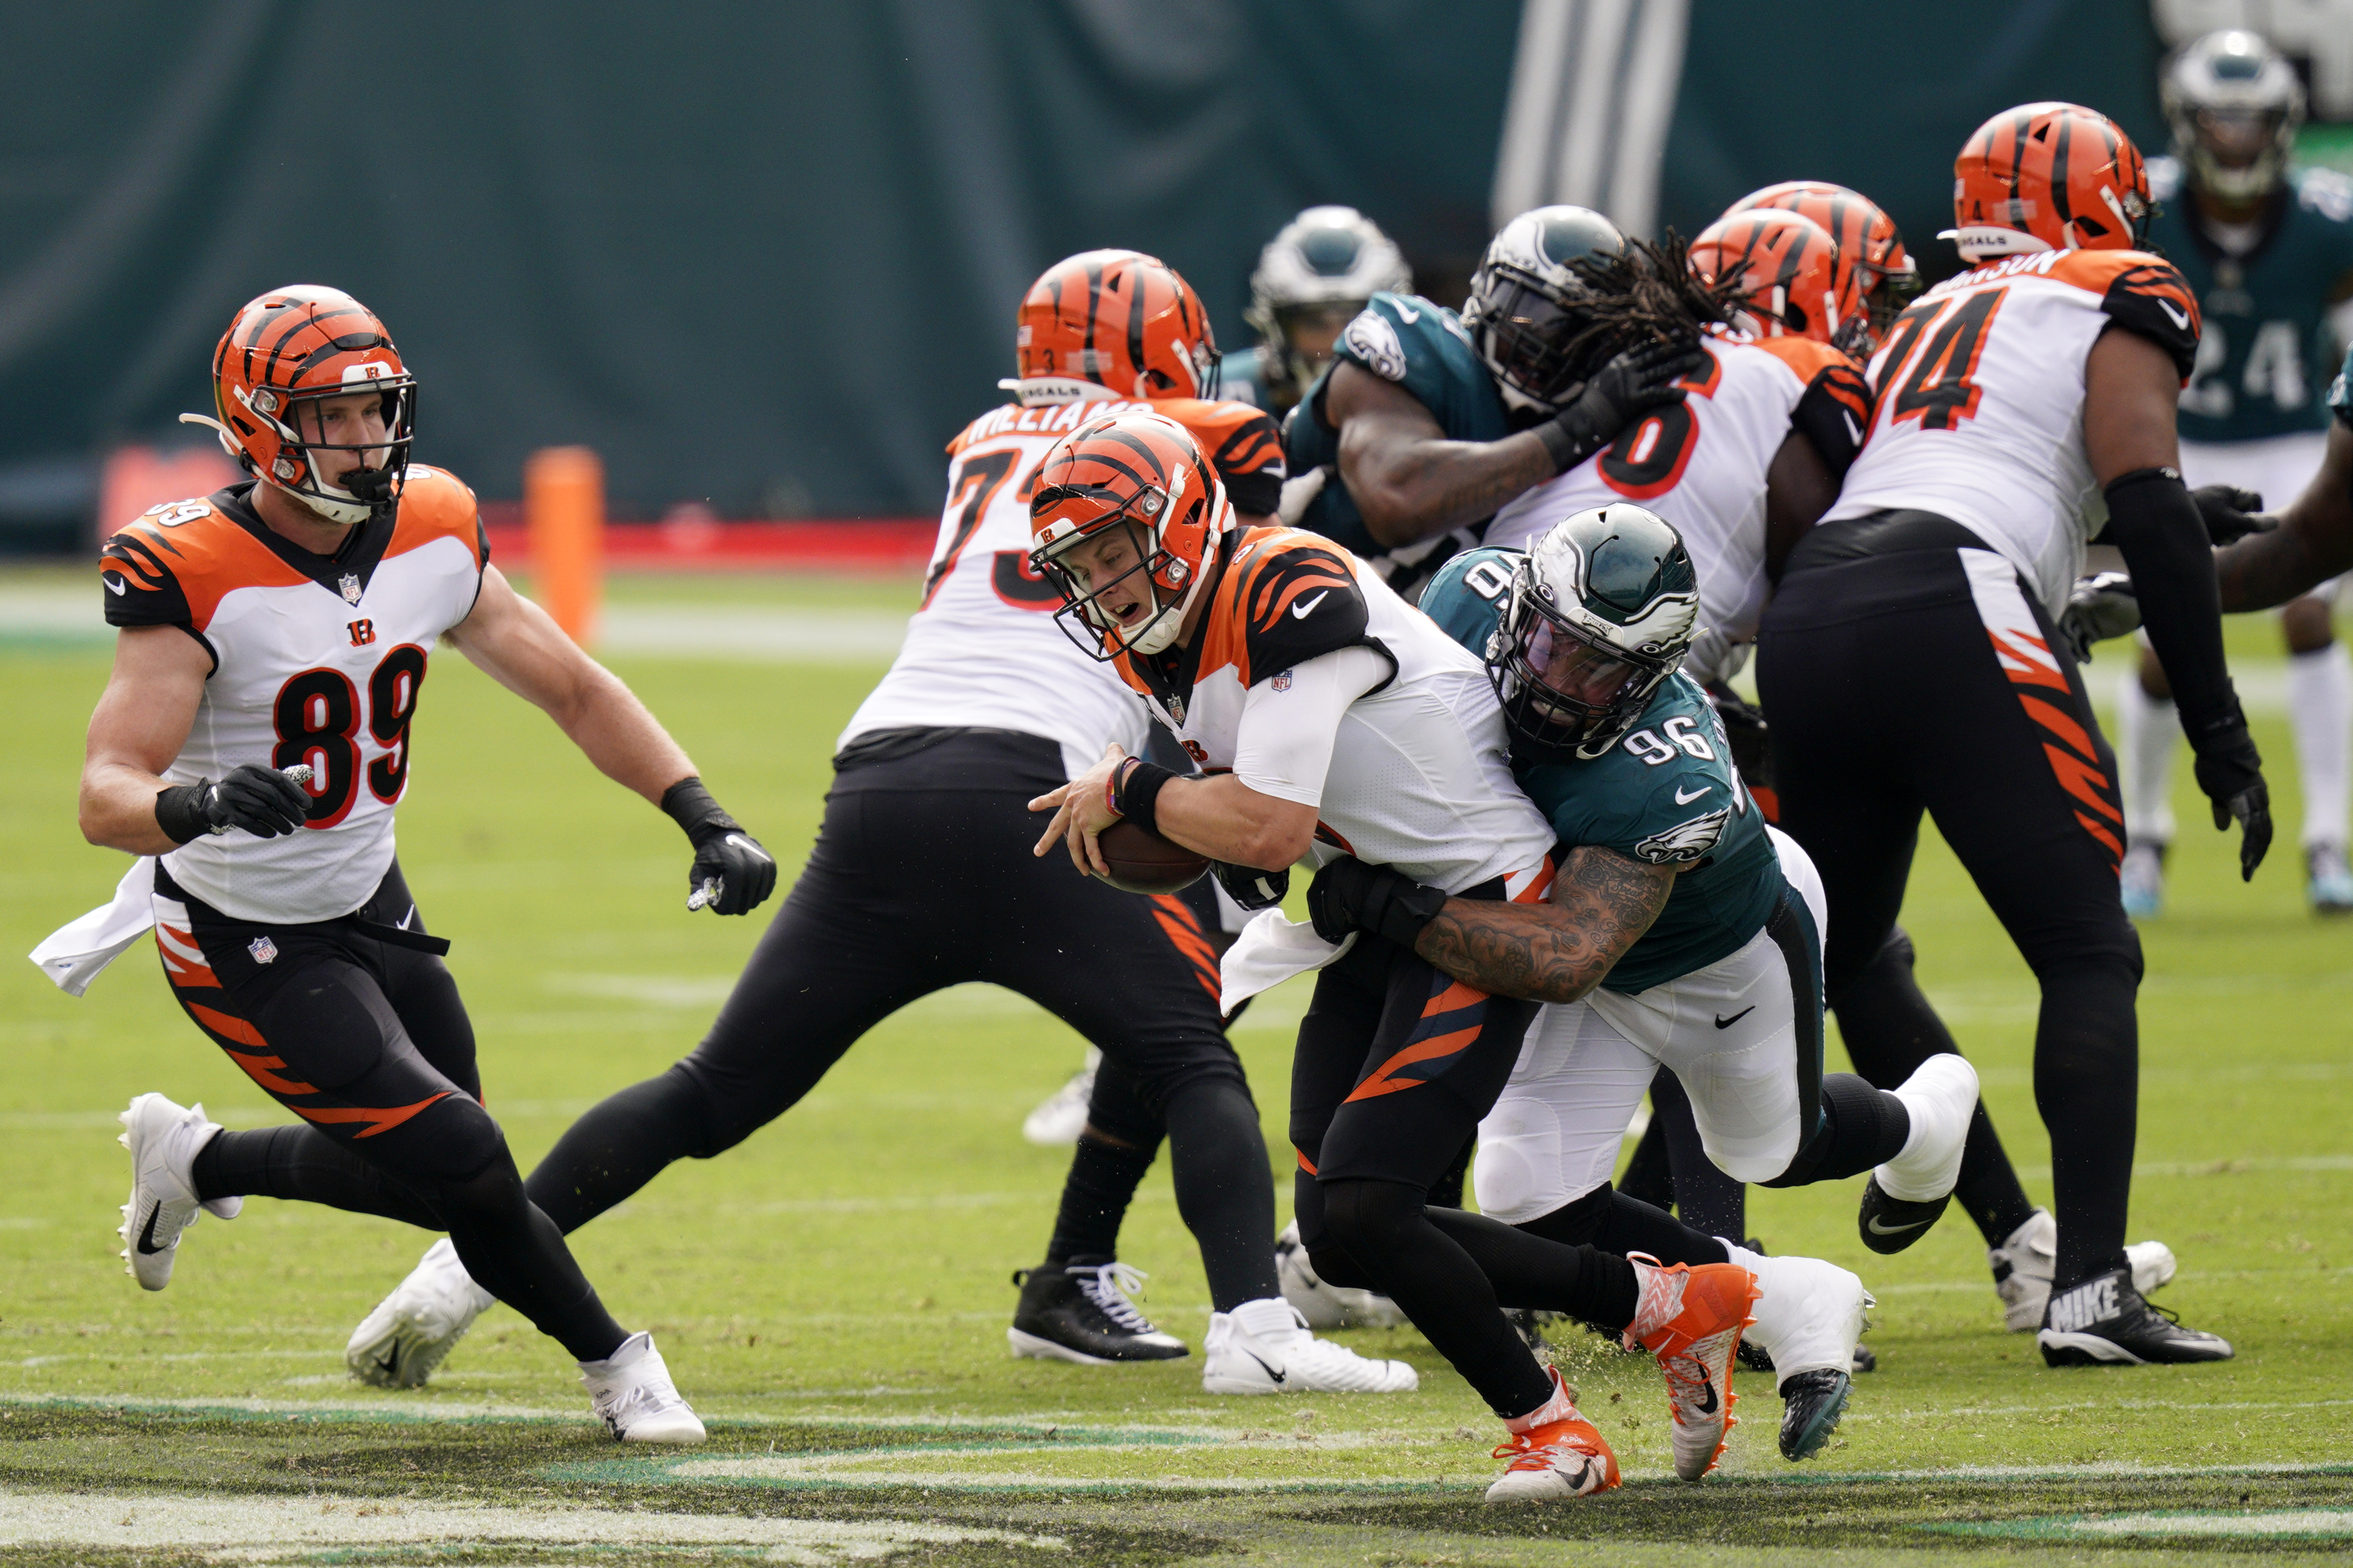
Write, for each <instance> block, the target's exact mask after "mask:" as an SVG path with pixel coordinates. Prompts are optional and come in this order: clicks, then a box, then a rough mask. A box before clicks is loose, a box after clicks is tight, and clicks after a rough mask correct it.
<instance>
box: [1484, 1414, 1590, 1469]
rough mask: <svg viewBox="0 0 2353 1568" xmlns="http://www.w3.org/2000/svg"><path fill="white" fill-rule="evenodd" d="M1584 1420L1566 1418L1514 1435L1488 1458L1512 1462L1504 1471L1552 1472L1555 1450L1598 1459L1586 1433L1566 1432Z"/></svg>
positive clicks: (1496, 1446) (1579, 1416) (1569, 1416)
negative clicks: (1547, 1470)
mask: <svg viewBox="0 0 2353 1568" xmlns="http://www.w3.org/2000/svg"><path fill="white" fill-rule="evenodd" d="M1584 1419H1585V1417H1583V1416H1582V1415H1565V1416H1563V1417H1561V1419H1560V1420H1558V1421H1548V1422H1546V1424H1545V1425H1543V1426H1536V1427H1531V1428H1530V1429H1529V1430H1527V1431H1525V1432H1514V1433H1513V1434H1512V1436H1511V1437H1510V1438H1509V1439H1507V1440H1506V1441H1504V1442H1502V1443H1498V1444H1497V1445H1495V1448H1494V1451H1493V1453H1491V1454H1489V1455H1488V1456H1487V1457H1488V1458H1491V1459H1509V1460H1511V1461H1512V1462H1511V1463H1510V1464H1508V1465H1506V1466H1504V1468H1505V1469H1507V1470H1545V1469H1550V1468H1552V1457H1551V1451H1552V1450H1553V1449H1555V1448H1566V1449H1567V1450H1568V1451H1569V1452H1571V1453H1574V1454H1582V1455H1584V1456H1585V1457H1586V1458H1588V1459H1590V1458H1599V1455H1598V1454H1596V1453H1595V1451H1594V1448H1593V1446H1592V1444H1591V1443H1589V1442H1588V1441H1587V1440H1586V1438H1585V1435H1584V1434H1583V1433H1581V1432H1577V1431H1574V1430H1566V1429H1565V1428H1567V1426H1568V1424H1569V1423H1570V1422H1572V1421H1580V1422H1581V1421H1583V1420H1584ZM1538 1433H1550V1434H1551V1436H1543V1437H1540V1436H1537V1434H1538Z"/></svg>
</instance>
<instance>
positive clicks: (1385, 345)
mask: <svg viewBox="0 0 2353 1568" xmlns="http://www.w3.org/2000/svg"><path fill="white" fill-rule="evenodd" d="M1445 333H1451V334H1452V335H1453V336H1454V337H1455V338H1457V339H1460V340H1461V342H1462V344H1463V346H1464V347H1466V348H1467V347H1469V346H1470V342H1471V339H1470V336H1469V334H1467V333H1466V332H1464V331H1463V330H1462V326H1461V322H1460V321H1457V320H1456V319H1455V315H1454V312H1453V311H1451V310H1447V309H1446V308H1445V307H1443V306H1441V305H1437V304H1434V303H1432V302H1431V301H1430V300H1425V299H1423V298H1422V297H1421V296H1420V295H1419V294H1396V293H1391V292H1390V291H1388V289H1383V290H1381V291H1380V292H1379V293H1377V294H1375V295H1374V296H1373V297H1372V299H1371V300H1368V301H1366V305H1365V308H1364V309H1363V310H1359V311H1357V312H1356V315H1355V316H1354V317H1352V318H1351V319H1350V320H1349V322H1348V324H1347V325H1346V326H1345V327H1343V328H1342V329H1341V330H1340V337H1339V341H1338V342H1335V343H1334V344H1333V351H1332V352H1333V353H1334V354H1335V356H1336V357H1338V358H1340V359H1345V360H1347V361H1349V362H1351V363H1354V364H1356V365H1357V366H1359V367H1361V368H1363V369H1365V370H1368V371H1370V372H1372V374H1375V375H1377V376H1379V377H1380V378H1381V379H1382V380H1383V381H1390V382H1396V383H1398V384H1404V383H1405V382H1406V381H1407V380H1408V378H1409V376H1410V375H1411V374H1412V373H1413V372H1415V371H1416V370H1424V371H1426V372H1429V373H1431V374H1445V371H1444V368H1443V365H1442V362H1440V363H1433V362H1437V361H1438V356H1439V355H1440V353H1442V351H1441V350H1440V348H1439V346H1438V344H1439V337H1440V334H1445Z"/></svg>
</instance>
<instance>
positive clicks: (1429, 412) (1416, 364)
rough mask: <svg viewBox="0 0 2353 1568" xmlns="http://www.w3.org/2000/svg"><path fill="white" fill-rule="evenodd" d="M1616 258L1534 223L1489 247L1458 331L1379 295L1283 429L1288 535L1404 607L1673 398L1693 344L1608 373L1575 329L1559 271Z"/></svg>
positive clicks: (1524, 217) (1600, 352)
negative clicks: (1327, 542)
mask: <svg viewBox="0 0 2353 1568" xmlns="http://www.w3.org/2000/svg"><path fill="white" fill-rule="evenodd" d="M1625 247H1626V239H1625V237H1624V236H1623V235H1621V234H1620V233H1619V232H1618V230H1617V228H1616V226H1613V225H1612V224H1611V223H1610V222H1609V219H1608V218H1606V217H1603V216H1601V215H1600V214H1599V213H1597V212H1589V211H1588V210H1587V209H1585V208H1584V207H1572V206H1551V207H1538V208H1536V209H1535V211H1533V212H1526V213H1522V214H1521V215H1520V216H1518V217H1515V218H1514V219H1513V220H1512V221H1511V222H1510V223H1508V224H1505V225H1504V227H1503V229H1502V231H1501V232H1500V233H1498V234H1497V235H1496V236H1495V237H1494V239H1493V241H1492V242H1491V243H1490V244H1489V245H1488V247H1487V254H1486V256H1485V258H1483V259H1482V261H1481V262H1480V264H1479V268H1478V270H1477V271H1476V272H1474V273H1472V278H1471V298H1470V300H1469V301H1468V302H1467V303H1466V304H1465V305H1464V306H1463V308H1462V314H1461V317H1459V318H1458V317H1457V316H1456V315H1455V313H1454V312H1453V311H1451V310H1446V309H1444V308H1443V307H1441V306H1439V305H1435V304H1432V303H1431V302H1430V300H1425V299H1423V298H1421V297H1420V296H1419V295H1408V294H1393V293H1382V294H1376V295H1374V296H1373V300H1372V303H1370V304H1369V305H1367V306H1366V308H1365V309H1364V310H1363V311H1362V312H1361V313H1360V314H1358V315H1357V316H1356V319H1355V320H1354V321H1350V322H1349V323H1348V325H1347V327H1346V329H1345V331H1342V332H1341V334H1340V340H1339V343H1338V345H1337V347H1336V349H1335V354H1336V356H1337V357H1336V358H1335V360H1334V361H1333V363H1332V366H1331V368H1330V369H1329V370H1327V371H1326V372H1325V373H1324V375H1323V377H1322V379H1320V380H1318V381H1317V382H1316V383H1315V384H1314V386H1312V387H1310V388H1308V391H1307V395H1306V396H1305V398H1304V399H1303V401H1302V402H1301V403H1300V405H1299V406H1298V408H1297V409H1295V410H1294V411H1293V414H1292V416H1291V417H1290V418H1289V419H1288V420H1287V421H1285V423H1284V426H1283V447H1284V452H1285V454H1286V457H1287V458H1288V463H1289V467H1290V470H1291V473H1292V476H1293V477H1292V479H1290V481H1289V482H1288V483H1287V484H1286V485H1285V487H1284V489H1283V502H1282V520H1283V521H1284V522H1286V523H1289V524H1292V525H1293V526H1295V527H1299V528H1304V529H1307V530H1310V531H1314V532H1316V533H1320V534H1323V535H1324V537H1325V538H1327V539H1331V540H1335V541H1336V542H1339V543H1341V544H1344V545H1345V546H1346V547H1347V548H1348V549H1350V550H1352V551H1354V552H1356V554H1358V555H1360V556H1363V557H1364V558H1366V560H1368V561H1371V562H1373V563H1374V564H1375V565H1376V567H1377V569H1378V570H1379V571H1380V573H1381V574H1382V576H1383V577H1384V578H1386V579H1387V580H1388V584H1389V586H1390V587H1392V588H1394V589H1396V590H1397V591H1398V593H1399V594H1401V595H1405V596H1406V598H1407V599H1408V600H1410V599H1411V598H1412V597H1413V596H1414V595H1415V594H1416V593H1417V592H1419V588H1420V585H1421V584H1423V583H1424V582H1426V581H1428V580H1429V577H1430V574H1431V573H1432V572H1435V571H1436V570H1437V569H1438V568H1439V566H1440V564H1441V563H1443V562H1444V561H1445V559H1446V558H1447V556H1449V555H1451V554H1452V553H1453V552H1455V551H1457V550H1461V549H1463V548H1465V547H1467V546H1469V545H1472V544H1476V543H1477V542H1479V539H1480V536H1481V534H1482V531H1483V530H1484V528H1485V525H1486V522H1487V520H1488V519H1489V518H1491V517H1493V515H1494V514H1495V510H1496V509H1497V508H1499V507H1501V506H1503V505H1504V503H1505V502H1506V501H1509V500H1512V499H1513V498H1514V497H1515V496H1517V495H1519V494H1520V493H1521V492H1523V491H1525V490H1526V489H1529V488H1530V487H1531V486H1534V485H1539V484H1542V483H1543V482H1544V481H1545V480H1546V479H1551V478H1552V477H1553V476H1554V475H1555V474H1558V473H1561V472H1563V471H1565V470H1567V469H1568V468H1575V467H1576V466H1577V464H1579V463H1581V462H1583V461H1584V460H1585V459H1586V458H1589V457H1591V456H1592V455H1593V454H1594V453H1596V452H1598V451H1599V450H1600V449H1601V448H1602V447H1606V446H1608V445H1609V442H1610V441H1611V440H1613V439H1614V438H1616V437H1617V436H1618V434H1619V432H1620V430H1621V429H1623V428H1624V427H1625V425H1626V423H1627V421H1628V420H1630V418H1632V417H1633V416H1635V415H1637V414H1640V413H1641V412H1642V411H1644V410H1646V409H1651V408H1656V407H1659V406H1661V405H1664V404H1668V403H1672V402H1674V401H1676V400H1677V399H1679V398H1680V397H1682V395H1683V394H1682V392H1681V391H1680V390H1678V389H1677V387H1676V386H1675V383H1676V381H1677V380H1679V379H1680V378H1681V377H1683V375H1685V374H1689V373H1690V372H1691V371H1692V370H1694V369H1695V368H1696V367H1697V366H1698V364H1699V359H1698V351H1697V350H1696V349H1695V348H1694V346H1693V345H1692V342H1691V341H1690V340H1689V339H1688V338H1686V339H1684V340H1683V341H1682V342H1651V343H1644V344H1638V345H1635V346H1633V347H1630V348H1627V349H1625V350H1624V352H1622V353H1617V354H1616V356H1615V357H1614V358H1613V357H1612V356H1611V353H1609V352H1608V349H1609V340H1608V339H1607V338H1606V336H1604V335H1603V334H1599V333H1596V332H1593V331H1588V330H1586V329H1587V327H1588V322H1586V321H1585V320H1584V319H1583V318H1582V315H1581V313H1580V312H1579V310H1578V301H1579V300H1581V299H1582V298H1583V297H1584V296H1585V294H1586V293H1587V292H1588V287H1587V285H1586V284H1585V282H1584V281H1583V280H1582V279H1579V277H1578V276H1577V272H1576V270H1575V269H1574V268H1572V267H1571V266H1570V263H1571V262H1573V261H1576V260H1578V259H1580V258H1600V257H1606V256H1615V255H1618V254H1619V253H1620V252H1621V251H1623V250H1624V249H1625Z"/></svg>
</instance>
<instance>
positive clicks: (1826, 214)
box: [1724, 180, 1920, 361]
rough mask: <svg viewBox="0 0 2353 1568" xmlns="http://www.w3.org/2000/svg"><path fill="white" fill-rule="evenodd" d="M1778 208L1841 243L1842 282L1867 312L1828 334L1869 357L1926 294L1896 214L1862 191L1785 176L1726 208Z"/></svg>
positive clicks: (1859, 356) (1837, 344) (1731, 211)
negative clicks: (1909, 307)
mask: <svg viewBox="0 0 2353 1568" xmlns="http://www.w3.org/2000/svg"><path fill="white" fill-rule="evenodd" d="M1759 208H1768V209H1770V208H1778V209H1780V210H1781V211H1784V212H1793V213H1796V214H1797V215H1798V216H1800V217H1808V218H1811V219H1813V220H1814V222H1816V223H1818V224H1820V225H1821V226H1822V228H1823V229H1824V231H1825V232H1827V233H1828V234H1829V235H1830V237H1831V241H1832V243H1834V244H1836V245H1837V247H1838V254H1839V261H1838V269H1839V271H1840V273H1841V275H1842V277H1841V280H1840V282H1839V284H1838V288H1839V289H1841V291H1843V290H1844V289H1847V288H1848V287H1850V281H1849V279H1851V280H1852V281H1851V286H1852V288H1853V289H1854V290H1855V291H1856V292H1857V293H1858V294H1860V295H1861V296H1862V307H1863V310H1862V315H1861V316H1860V317H1850V318H1847V319H1845V320H1843V321H1841V322H1840V324H1839V326H1838V328H1837V329H1836V330H1835V331H1833V332H1832V333H1831V337H1830V339H1829V340H1828V341H1829V342H1831V346H1832V347H1834V348H1837V349H1839V350H1840V351H1841V352H1842V353H1848V354H1851V355H1852V356H1853V357H1854V358H1855V359H1856V360H1858V361H1862V360H1868V359H1869V358H1870V357H1871V355H1872V353H1873V351H1875V350H1876V349H1877V348H1878V347H1879V340H1880V338H1881V336H1882V335H1883V334H1884V333H1885V332H1886V331H1887V329H1888V328H1889V327H1890V326H1891V325H1893V324H1894V321H1895V318H1896V317H1897V316H1898V315H1899V314H1901V313H1902V311H1903V310H1904V308H1905V306H1907V305H1909V304H1911V303H1912V301H1913V300H1916V299H1918V298H1919V297H1920V267H1919V264H1918V263H1917V262H1915V261H1914V260H1913V259H1912V257H1911V255H1910V253H1909V252H1907V251H1905V248H1904V235H1903V232H1902V231H1901V230H1899V229H1898V228H1897V227H1896V226H1895V220H1894V218H1891V217H1889V216H1887V215H1886V214H1885V213H1884V212H1882V211H1881V210H1880V209H1879V207H1878V205H1876V204H1875V203H1873V201H1871V200H1870V199H1869V198H1868V197H1866V196H1864V195H1862V193H1861V192H1858V191H1851V190H1849V189H1847V188H1846V187H1845V186H1844V185H1834V184H1831V183H1830V182H1829V181H1827V180H1785V181H1783V182H1782V183H1781V184H1778V185H1767V186H1766V187H1765V188H1764V189H1763V190H1761V191H1751V192H1749V193H1748V194H1747V195H1745V196H1743V197H1741V198H1740V199H1739V200H1738V201H1736V202H1735V203H1733V204H1732V205H1730V206H1729V207H1726V208H1725V214H1724V216H1725V217H1731V216H1734V215H1735V214H1736V213H1745V212H1754V211H1757V210H1758V209H1759Z"/></svg>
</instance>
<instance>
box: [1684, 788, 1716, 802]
mask: <svg viewBox="0 0 2353 1568" xmlns="http://www.w3.org/2000/svg"><path fill="white" fill-rule="evenodd" d="M1714 788H1715V785H1714V784H1702V785H1700V786H1699V788H1697V789H1695V790H1694V791H1692V792H1691V794H1689V795H1685V794H1684V793H1683V785H1681V784H1677V785H1676V786H1675V804H1676V805H1690V804H1691V803H1692V802H1694V801H1695V800H1697V799H1698V798H1699V797H1700V796H1702V795H1705V794H1706V793H1707V792H1708V791H1710V790H1712V789H1714Z"/></svg>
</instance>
